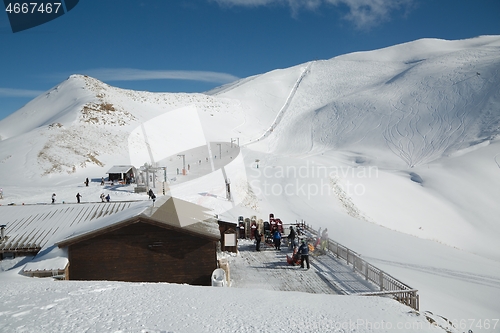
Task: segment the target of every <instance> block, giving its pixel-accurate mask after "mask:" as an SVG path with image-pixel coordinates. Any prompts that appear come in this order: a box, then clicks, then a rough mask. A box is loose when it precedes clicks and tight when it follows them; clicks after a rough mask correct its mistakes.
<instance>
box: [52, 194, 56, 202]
mask: <svg viewBox="0 0 500 333" xmlns="http://www.w3.org/2000/svg"><path fill="white" fill-rule="evenodd" d="M52 203H56V194H55V193H52Z"/></svg>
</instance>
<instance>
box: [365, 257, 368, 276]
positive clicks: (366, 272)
mask: <svg viewBox="0 0 500 333" xmlns="http://www.w3.org/2000/svg"><path fill="white" fill-rule="evenodd" d="M365 280H366V281H368V263H367V262H366V261H365Z"/></svg>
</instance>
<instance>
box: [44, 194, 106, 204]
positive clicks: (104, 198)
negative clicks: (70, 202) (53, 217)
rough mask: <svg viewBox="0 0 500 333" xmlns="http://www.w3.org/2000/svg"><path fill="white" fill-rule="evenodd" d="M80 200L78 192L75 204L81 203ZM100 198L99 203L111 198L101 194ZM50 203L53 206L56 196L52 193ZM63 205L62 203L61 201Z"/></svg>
mask: <svg viewBox="0 0 500 333" xmlns="http://www.w3.org/2000/svg"><path fill="white" fill-rule="evenodd" d="M81 198H83V195H81V194H80V192H78V193H77V194H76V202H77V203H80V202H81ZM100 198H101V202H104V200H106V201H107V202H110V201H111V197H110V196H109V194H108V195H106V196H105V195H104V193H101V195H100ZM51 202H52V203H53V204H54V203H56V194H55V193H52V198H51ZM63 203H64V201H63Z"/></svg>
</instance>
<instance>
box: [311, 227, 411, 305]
mask: <svg viewBox="0 0 500 333" xmlns="http://www.w3.org/2000/svg"><path fill="white" fill-rule="evenodd" d="M302 228H303V229H304V230H307V231H308V232H309V233H311V234H314V235H316V236H320V235H317V233H316V231H315V230H314V229H313V228H312V227H311V226H310V225H307V224H305V223H304V224H302ZM327 249H328V250H329V251H330V253H331V254H333V255H334V256H336V257H337V258H339V259H343V260H345V261H346V263H347V265H348V266H349V265H352V268H353V271H355V272H357V273H358V274H360V275H362V276H363V277H364V278H365V280H367V281H371V282H372V283H374V284H375V285H376V286H378V287H379V288H380V291H378V292H366V293H358V294H355V295H359V296H385V295H391V296H392V297H393V298H394V299H396V300H397V301H398V302H400V303H402V304H405V305H408V306H409V307H411V308H413V309H415V310H417V311H418V310H419V303H420V300H419V295H418V290H417V289H413V288H411V287H409V286H408V285H406V284H404V283H403V282H401V281H399V280H398V279H396V278H395V277H393V276H391V275H390V274H388V273H386V272H384V271H382V270H381V269H379V268H377V267H375V266H373V265H372V264H370V263H369V262H367V261H366V260H364V259H363V258H361V256H360V255H359V254H358V253H356V252H355V251H353V250H351V249H349V248H348V247H345V246H344V245H342V244H340V243H338V242H336V241H334V240H332V239H330V238H329V239H328V245H327Z"/></svg>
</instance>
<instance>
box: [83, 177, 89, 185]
mask: <svg viewBox="0 0 500 333" xmlns="http://www.w3.org/2000/svg"><path fill="white" fill-rule="evenodd" d="M84 183H85V186H89V179H88V178H87V179H85V181H84Z"/></svg>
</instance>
